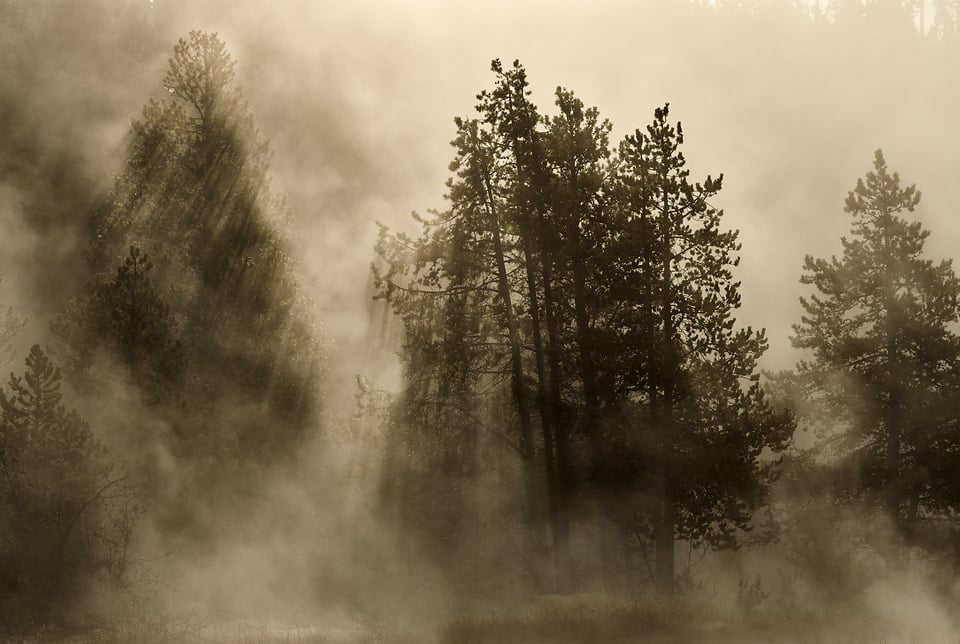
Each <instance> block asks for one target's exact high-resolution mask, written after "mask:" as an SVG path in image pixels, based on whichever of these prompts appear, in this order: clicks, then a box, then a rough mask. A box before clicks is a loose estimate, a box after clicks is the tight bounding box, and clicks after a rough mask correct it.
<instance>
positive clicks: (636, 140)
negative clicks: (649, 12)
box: [605, 106, 793, 595]
mask: <svg viewBox="0 0 960 644" xmlns="http://www.w3.org/2000/svg"><path fill="white" fill-rule="evenodd" d="M668 115H669V111H668V106H664V107H663V108H660V109H657V110H656V112H655V115H654V122H653V123H652V124H651V125H649V126H647V128H646V131H639V130H638V131H637V132H636V133H635V134H633V135H631V136H628V137H627V138H626V139H625V140H624V142H623V143H622V145H621V147H620V155H619V157H620V158H619V164H618V187H617V192H618V193H619V199H620V204H621V206H620V210H619V213H618V221H617V222H616V224H615V229H614V234H613V239H612V240H611V243H610V245H609V251H610V253H609V255H608V256H607V258H606V260H607V262H608V266H607V267H606V268H605V270H606V271H607V273H608V275H612V276H613V277H612V279H613V280H615V282H616V284H617V286H616V288H615V289H614V291H613V293H614V294H615V296H616V297H618V299H620V300H621V301H623V302H624V305H623V306H622V308H621V310H620V312H619V314H618V315H617V316H616V317H615V318H614V319H613V320H612V324H613V326H614V328H615V329H619V330H621V333H622V340H621V344H620V345H619V347H620V348H621V353H622V355H623V356H626V358H625V359H622V360H621V361H620V369H622V376H621V377H622V379H623V380H624V382H625V383H626V385H627V388H628V389H632V390H633V397H634V399H635V400H637V401H638V402H639V403H640V404H641V409H642V410H643V414H642V415H641V416H640V417H638V418H637V421H636V422H637V425H638V429H639V430H640V431H641V432H649V433H651V434H652V436H651V440H650V441H649V444H651V445H652V450H650V451H649V453H648V455H647V457H646V462H647V463H648V467H649V474H648V475H647V476H648V478H647V483H646V485H647V486H648V489H649V490H650V491H651V494H650V495H649V498H650V499H651V504H650V506H651V507H650V508H649V510H648V512H649V514H650V516H651V519H652V524H653V527H654V540H655V545H656V553H657V556H656V561H657V585H658V587H659V589H660V591H661V592H662V593H664V594H666V595H670V594H672V592H673V583H674V548H675V540H676V539H678V538H680V539H685V540H689V541H692V542H694V543H696V544H702V545H709V546H715V547H723V546H732V545H735V543H736V541H735V536H736V533H737V531H741V530H745V529H748V528H749V525H750V520H751V517H752V511H753V510H754V509H755V508H756V507H757V506H758V505H759V503H760V502H761V501H762V499H763V492H764V489H765V483H766V480H767V476H766V475H767V472H766V470H767V467H766V464H765V463H764V462H763V461H761V459H760V455H761V452H762V451H763V450H764V449H765V448H768V449H770V450H772V451H773V452H777V451H779V450H782V449H783V447H784V446H785V444H786V442H787V441H788V440H789V438H790V436H791V434H792V429H793V424H792V419H791V417H790V416H789V415H788V414H786V413H784V412H778V411H775V410H774V409H772V408H771V407H770V406H769V405H768V404H767V403H766V401H765V400H764V394H763V390H762V389H761V388H760V385H759V383H758V379H759V375H758V373H757V360H758V359H759V357H760V356H761V355H762V353H763V351H764V350H765V349H766V347H767V343H766V339H765V337H764V333H763V331H760V332H755V331H754V330H753V329H751V328H750V327H746V328H743V329H735V324H736V319H735V317H734V313H735V311H736V309H737V308H739V306H740V294H739V283H738V282H735V281H734V279H733V273H732V269H733V267H735V266H736V265H737V263H738V261H739V259H738V257H737V255H736V253H737V252H738V251H739V250H740V244H739V243H738V242H737V236H738V231H735V230H731V231H724V230H722V228H721V220H722V216H723V212H722V211H721V210H718V209H717V208H715V207H714V206H712V205H711V204H710V199H712V198H713V197H714V196H715V195H716V194H717V193H718V192H719V190H720V187H721V181H722V176H721V177H719V178H717V179H713V178H712V177H710V176H708V177H707V178H706V179H705V180H704V181H703V182H702V183H693V182H691V181H690V180H689V170H687V169H686V160H685V159H684V157H683V153H682V152H681V151H680V146H681V145H682V143H683V131H682V129H681V126H680V124H677V125H676V126H673V125H671V124H670V123H669V122H668V120H667V119H668ZM611 358H613V356H611Z"/></svg>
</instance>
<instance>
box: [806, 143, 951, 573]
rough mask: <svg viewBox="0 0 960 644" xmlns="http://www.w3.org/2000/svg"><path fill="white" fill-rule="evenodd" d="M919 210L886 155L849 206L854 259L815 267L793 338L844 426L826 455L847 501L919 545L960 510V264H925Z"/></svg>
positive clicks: (846, 249)
mask: <svg viewBox="0 0 960 644" xmlns="http://www.w3.org/2000/svg"><path fill="white" fill-rule="evenodd" d="M919 203H920V192H919V191H918V190H917V189H916V186H914V185H910V186H906V187H904V186H903V185H901V181H900V176H899V175H898V174H897V173H896V172H890V171H889V169H888V168H887V163H886V160H885V159H884V156H883V153H882V151H880V150H877V152H876V154H875V156H874V162H873V169H872V170H871V171H870V172H868V173H867V175H866V177H865V178H863V179H858V180H857V185H856V187H855V188H854V190H852V191H850V193H849V194H848V195H847V199H846V203H845V207H844V210H845V211H846V212H847V213H848V214H849V215H850V216H851V220H852V222H851V233H850V236H849V237H843V238H841V243H842V245H843V254H842V255H841V256H840V257H839V258H838V257H836V256H835V257H832V258H830V259H818V258H814V257H810V256H808V257H807V258H806V259H805V261H804V275H803V277H802V279H801V282H802V283H803V284H806V285H811V286H813V287H814V288H815V289H816V292H815V293H814V294H813V295H811V296H810V297H806V298H802V299H801V303H802V305H803V308H804V311H805V314H804V316H803V317H802V319H801V321H800V323H799V324H797V325H795V326H794V331H795V334H796V335H795V336H794V337H793V344H794V346H796V347H797V348H800V349H806V350H808V351H809V352H810V354H811V358H810V359H809V360H806V361H803V362H800V363H799V364H798V366H797V377H798V378H799V381H800V384H801V385H802V391H803V392H805V393H806V395H807V396H808V397H810V398H811V399H812V400H813V401H814V402H816V403H818V406H819V408H820V411H821V412H822V413H824V414H825V415H826V416H827V417H829V418H832V419H834V422H833V427H832V428H831V431H829V432H828V433H827V434H826V435H825V437H824V442H823V443H822V445H821V449H822V450H823V451H824V452H825V453H826V455H827V458H828V459H829V461H830V462H831V463H833V464H834V465H835V466H836V467H837V469H838V471H839V472H840V475H839V476H837V477H836V480H837V483H838V485H837V487H836V489H834V493H835V495H836V498H839V499H841V500H843V499H846V500H854V499H856V500H860V501H863V502H865V503H866V504H867V507H872V508H874V509H875V510H877V511H880V512H882V513H883V514H885V515H886V516H887V517H888V518H889V519H890V520H891V522H892V523H893V525H894V526H895V529H896V530H897V531H898V533H899V534H900V535H901V536H903V537H908V538H909V537H911V536H918V531H919V524H920V522H922V520H923V519H928V518H933V517H936V516H941V515H942V514H943V513H946V512H950V511H953V510H954V509H955V508H957V504H958V502H960V489H958V486H957V485H956V476H955V473H956V472H957V471H958V469H957V468H958V467H960V461H958V459H957V458H956V456H955V454H957V453H958V446H960V440H958V439H960V435H958V434H957V432H956V429H955V423H956V421H955V419H956V417H957V413H958V412H960V407H958V405H957V395H956V394H957V385H958V365H960V339H958V337H957V335H956V334H955V333H954V331H953V328H952V327H953V325H954V324H956V322H957V320H958V315H960V312H958V302H960V280H958V278H957V276H956V274H955V273H954V271H953V266H952V263H951V261H950V260H943V261H941V262H940V263H938V264H935V263H933V262H932V261H930V260H928V259H925V258H924V256H923V252H924V244H925V242H926V239H927V237H929V235H930V232H929V231H927V230H925V229H924V228H923V227H922V225H921V224H920V222H918V221H909V220H908V219H906V218H905V216H904V215H905V214H906V213H911V212H913V211H914V210H915V209H916V207H917V205H918V204H919ZM886 554H887V555H888V556H889V557H892V558H893V559H896V558H897V557H898V556H899V555H898V554H897V552H892V553H886Z"/></svg>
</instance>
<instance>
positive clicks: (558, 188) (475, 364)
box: [377, 61, 793, 593]
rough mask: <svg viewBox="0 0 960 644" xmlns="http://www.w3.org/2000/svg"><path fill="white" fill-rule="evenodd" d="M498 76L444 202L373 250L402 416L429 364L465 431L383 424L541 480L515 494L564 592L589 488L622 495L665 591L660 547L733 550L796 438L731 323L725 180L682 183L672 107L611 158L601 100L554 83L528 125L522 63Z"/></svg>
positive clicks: (669, 581)
mask: <svg viewBox="0 0 960 644" xmlns="http://www.w3.org/2000/svg"><path fill="white" fill-rule="evenodd" d="M493 72H494V74H495V76H496V83H495V86H494V89H493V90H491V91H488V92H482V93H481V94H480V95H479V97H478V98H479V100H480V103H479V105H478V107H477V109H478V112H479V114H480V116H481V118H480V119H476V120H468V119H457V121H456V123H457V127H458V132H457V138H456V139H455V140H454V143H453V144H454V147H455V148H456V150H457V156H456V158H455V160H454V162H453V163H452V164H451V169H452V170H453V171H454V172H455V173H456V174H455V176H454V177H453V178H452V179H451V180H450V181H449V183H448V187H449V194H448V198H449V201H450V209H449V210H448V211H446V212H443V213H437V214H435V215H434V217H433V218H432V219H430V220H424V219H420V222H421V224H422V225H423V227H424V232H423V235H422V236H421V237H420V238H418V239H409V238H407V237H406V236H405V235H391V234H390V233H389V232H388V231H387V230H386V229H381V236H380V240H379V242H378V246H377V249H378V253H379V254H380V256H381V258H382V260H383V262H384V264H385V265H386V266H387V267H388V268H387V270H386V272H379V271H377V278H378V282H377V283H378V285H379V286H380V288H381V294H382V296H383V297H386V298H388V299H390V300H391V301H392V302H393V304H394V307H395V309H396V310H397V312H398V313H399V314H400V315H401V317H402V318H403V319H404V323H405V329H406V331H407V334H406V343H405V346H404V353H403V356H404V361H405V366H406V376H405V389H404V392H403V394H402V395H401V399H400V401H399V404H400V405H401V407H402V408H406V407H403V406H404V405H408V406H409V405H410V403H411V401H410V400H409V397H410V396H413V395H417V396H418V397H417V399H416V400H417V402H416V405H415V407H416V408H417V409H423V403H424V401H423V400H422V399H420V397H419V396H420V395H421V394H420V393H417V394H414V392H422V391H423V382H424V378H425V376H426V375H427V374H431V376H430V380H429V381H428V382H432V383H434V386H433V388H432V390H431V392H432V393H433V395H434V396H435V397H436V399H437V400H438V401H440V402H439V403H438V404H440V405H443V406H448V405H455V406H456V407H455V408H456V409H457V410H458V412H462V411H463V410H469V413H471V414H472V415H473V420H472V421H470V422H463V419H461V420H460V421H459V422H454V419H452V418H450V417H447V416H428V417H422V416H416V417H413V418H408V419H406V421H404V420H403V419H401V421H400V423H399V427H400V428H399V429H395V430H394V431H398V432H400V433H401V434H403V435H405V436H407V435H410V434H411V433H413V434H416V435H427V436H436V437H442V438H441V440H442V441H443V443H441V445H444V444H446V445H449V448H446V449H445V448H442V447H441V448H440V449H439V451H434V452H432V453H438V454H439V453H442V454H445V458H446V459H452V460H453V462H456V463H460V464H461V467H465V468H468V469H464V470H458V472H457V477H458V480H461V481H462V480H463V478H464V477H466V478H469V476H470V472H472V471H474V470H475V468H476V465H475V461H476V459H477V449H476V446H477V445H478V444H479V443H481V442H482V441H483V440H484V438H483V437H484V436H487V437H489V436H490V435H491V434H493V435H498V436H508V437H512V439H511V441H510V444H511V445H512V447H513V449H514V451H515V452H516V454H517V455H518V456H519V457H520V461H519V462H518V467H519V468H520V470H521V471H522V472H523V476H525V477H526V478H527V480H528V481H530V480H531V479H534V478H535V477H534V474H533V472H540V471H542V472H543V475H542V483H541V484H540V485H537V484H535V483H528V485H527V486H526V488H525V495H526V499H524V502H525V503H526V504H527V505H528V506H529V507H530V508H532V509H531V511H530V512H529V513H528V521H529V522H530V523H531V525H530V528H531V530H532V532H533V533H534V534H536V522H537V520H538V519H537V512H536V509H537V507H540V506H545V507H547V508H548V510H549V527H550V534H551V543H552V552H553V563H554V566H555V571H556V576H555V582H554V583H555V587H557V588H560V589H570V588H572V587H573V583H574V582H573V569H574V566H575V563H574V562H573V561H572V559H571V553H570V551H569V539H570V532H571V527H572V524H573V523H575V522H576V516H575V515H576V514H577V513H578V512H582V511H583V510H582V507H578V506H582V505H583V504H584V503H585V502H587V500H588V499H589V498H590V497H591V496H596V494H593V495H592V494H590V493H589V490H591V489H592V490H593V492H594V493H599V494H600V496H602V495H603V494H604V493H606V492H609V491H610V490H609V489H607V490H605V488H614V489H616V492H617V493H618V494H627V496H629V497H631V498H632V499H633V500H632V501H630V502H629V504H630V505H631V506H632V507H631V509H630V510H629V511H627V512H624V511H623V510H622V508H621V509H616V510H614V509H613V508H610V511H611V512H615V514H614V515H613V516H612V520H613V521H614V522H616V523H620V524H623V523H624V517H625V516H626V517H630V518H629V519H627V520H626V525H625V527H626V528H627V530H628V531H629V533H630V534H635V535H636V536H638V537H639V538H644V539H653V541H654V543H655V544H656V551H657V559H656V560H657V568H658V580H659V584H660V587H661V589H662V590H663V591H664V592H667V593H670V592H672V588H673V580H674V559H675V555H674V543H675V540H676V539H678V538H679V539H684V540H687V541H690V542H692V543H695V544H697V545H710V546H728V547H729V546H732V545H735V543H736V536H737V534H738V533H740V532H742V531H744V530H748V529H749V528H750V522H751V518H752V513H753V511H754V510H756V508H757V507H758V506H759V505H760V504H761V503H762V501H763V496H764V495H763V492H764V489H765V486H766V484H767V482H768V481H769V475H770V471H769V466H770V465H771V464H772V458H773V455H774V454H776V453H777V452H778V451H781V450H783V448H784V447H785V446H786V444H787V441H788V440H789V438H790V435H791V433H792V427H793V424H792V419H791V417H790V415H789V414H788V413H786V412H778V411H775V410H773V409H772V408H771V407H770V406H769V405H768V404H767V403H766V402H765V401H764V396H763V391H762V389H761V388H760V386H759V384H758V382H757V381H758V377H759V376H758V373H757V367H756V363H757V359H758V358H759V356H760V355H761V354H762V352H763V351H764V349H765V348H766V341H765V338H764V336H763V334H762V333H755V332H754V331H753V330H751V329H750V328H746V329H735V323H736V320H735V319H734V317H733V313H734V311H735V310H736V308H737V307H738V306H739V303H740V300H739V295H738V292H737V288H738V284H737V283H736V282H734V280H733V276H732V273H731V268H732V267H733V266H735V265H736V262H737V259H736V257H735V253H736V252H737V251H739V250H740V247H739V245H738V244H737V242H736V235H737V234H736V232H735V231H732V232H731V231H723V230H722V229H721V222H720V218H721V214H722V213H721V212H720V211H718V210H717V209H715V208H713V207H712V206H710V205H709V202H708V199H710V198H711V197H712V196H714V195H715V194H716V193H717V191H718V190H719V189H720V181H719V180H714V179H712V178H709V177H708V178H707V179H706V180H705V181H704V182H703V183H702V184H699V183H698V184H693V183H690V182H689V180H688V178H687V177H688V172H687V171H686V170H685V168H684V163H685V162H684V159H683V156H682V154H681V153H680V152H679V150H678V147H679V145H680V144H681V143H682V141H683V137H682V133H681V131H680V128H679V125H678V126H676V127H674V126H671V125H669V124H668V122H667V115H668V110H667V108H666V107H664V108H663V109H658V110H657V111H656V113H655V120H654V123H653V124H652V125H650V126H649V127H648V128H647V130H646V132H639V131H638V132H637V133H636V134H635V135H632V136H629V137H627V138H626V139H625V141H624V142H623V144H622V145H621V146H620V150H619V153H618V154H617V155H616V157H615V159H614V160H613V161H610V157H611V154H610V151H609V149H608V148H607V145H608V136H607V135H608V133H609V131H610V125H609V124H608V123H607V122H605V121H600V120H599V116H598V113H597V110H595V109H585V108H584V106H583V104H582V102H581V101H580V100H579V99H577V98H576V97H575V96H574V95H573V94H572V93H571V92H569V91H568V90H564V89H558V90H557V93H556V103H557V107H558V109H559V115H558V116H556V117H554V118H543V117H541V116H540V115H539V113H538V110H537V108H536V106H534V105H533V104H532V103H531V102H530V99H529V90H528V89H527V79H526V73H525V70H524V69H523V67H522V66H520V65H519V63H514V65H513V67H512V68H509V69H505V68H504V67H503V66H502V64H501V63H500V62H499V61H494V63H493ZM450 369H454V371H453V372H450V371H448V370H450ZM454 392H456V394H455V395H451V394H453V393H454ZM507 393H509V398H510V399H512V403H513V404H512V405H511V408H510V410H509V412H508V410H507V409H502V407H503V404H504V402H505V401H506V400H507V399H508V397H507V395H506V394H507ZM466 401H469V403H468V404H464V402H466ZM490 405H499V407H500V409H501V411H499V412H493V413H491V411H490ZM451 428H456V430H455V431H456V432H459V434H457V435H453V434H451V433H450V432H451ZM447 441H449V442H447ZM612 446H619V448H613V449H611V447H612ZM764 450H767V451H768V452H769V453H768V454H767V455H765V456H764V458H761V455H762V454H763V452H764ZM467 464H471V465H469V466H468V465H467ZM434 474H435V475H436V476H440V475H438V474H437V473H436V471H434ZM395 475H396V476H398V477H399V479H400V480H401V481H402V480H404V478H405V476H410V475H411V474H409V473H408V474H404V473H403V472H395ZM474 478H475V479H477V477H474ZM438 485H441V486H442V485H443V484H442V483H438ZM461 485H462V483H461ZM541 489H542V490H544V492H543V493H541V492H539V490H541ZM540 497H544V498H543V499H542V500H541V498H540ZM641 499H642V500H641ZM401 502H404V501H401ZM451 536H452V535H451V534H448V535H447V537H448V538H451ZM598 547H599V548H601V549H602V548H603V545H602V544H600V545H599V546H598Z"/></svg>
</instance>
